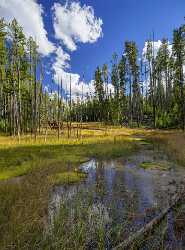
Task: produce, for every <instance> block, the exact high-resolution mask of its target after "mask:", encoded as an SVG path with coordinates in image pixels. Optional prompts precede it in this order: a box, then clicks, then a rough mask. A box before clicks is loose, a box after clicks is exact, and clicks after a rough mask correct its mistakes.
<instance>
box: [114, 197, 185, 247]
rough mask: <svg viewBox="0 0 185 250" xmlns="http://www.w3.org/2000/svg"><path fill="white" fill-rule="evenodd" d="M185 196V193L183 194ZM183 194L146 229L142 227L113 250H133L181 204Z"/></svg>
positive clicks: (174, 199)
mask: <svg viewBox="0 0 185 250" xmlns="http://www.w3.org/2000/svg"><path fill="white" fill-rule="evenodd" d="M182 194H184V193H182ZM182 194H181V195H179V194H178V195H175V196H174V198H172V201H171V204H170V205H169V206H168V207H167V208H165V209H164V210H162V212H161V213H160V214H159V215H158V216H157V217H155V218H154V219H153V220H151V221H150V222H149V223H148V224H146V225H145V226H144V227H142V228H141V229H140V230H138V231H137V232H136V233H134V234H132V235H131V236H129V238H128V239H127V240H125V241H124V242H122V243H120V244H119V245H118V246H116V247H114V248H113V250H119V249H121V250H124V249H125V250H128V249H132V248H131V247H132V246H133V245H134V243H137V241H138V240H139V239H140V238H143V237H146V236H147V234H148V233H149V232H150V231H152V230H153V229H154V227H155V226H156V225H157V224H159V223H160V222H161V221H162V220H163V218H164V217H165V216H166V215H167V214H168V213H169V212H170V211H171V210H172V209H173V208H174V207H175V206H176V205H177V204H178V203H179V202H180V200H181V199H182Z"/></svg>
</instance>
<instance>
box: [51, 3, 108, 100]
mask: <svg viewBox="0 0 185 250" xmlns="http://www.w3.org/2000/svg"><path fill="white" fill-rule="evenodd" d="M52 10H53V25H54V30H55V37H56V39H57V40H59V41H60V43H61V44H63V45H65V46H66V48H67V49H69V50H70V51H74V50H76V49H77V43H78V42H81V43H94V42H96V41H97V40H98V38H100V37H101V36H102V24H103V22H102V20H101V19H100V18H97V17H95V14H94V10H93V8H92V7H90V6H86V5H83V6H80V3H79V2H71V3H68V2H67V3H66V4H65V5H62V4H59V3H55V4H54V6H53V8H52ZM53 70H54V72H55V75H54V80H55V82H56V83H57V82H58V81H59V80H58V79H62V81H63V87H64V89H65V90H66V93H69V89H70V81H71V91H72V96H73V98H74V97H75V96H76V95H82V93H83V94H84V95H85V94H86V93H89V94H90V93H91V94H94V83H93V81H90V82H89V83H84V82H83V81H82V80H81V79H80V75H79V74H76V73H70V72H69V70H70V55H69V54H68V53H66V52H64V50H63V48H62V47H61V46H59V47H58V48H57V50H56V58H55V62H54V63H53Z"/></svg>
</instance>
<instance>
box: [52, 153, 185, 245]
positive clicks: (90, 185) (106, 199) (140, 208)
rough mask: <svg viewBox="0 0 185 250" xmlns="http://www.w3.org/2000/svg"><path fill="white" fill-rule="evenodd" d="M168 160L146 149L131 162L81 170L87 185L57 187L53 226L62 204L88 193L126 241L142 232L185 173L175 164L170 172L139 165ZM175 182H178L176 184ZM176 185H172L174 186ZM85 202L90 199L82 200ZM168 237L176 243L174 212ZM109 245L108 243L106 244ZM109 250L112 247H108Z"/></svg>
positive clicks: (93, 162)
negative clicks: (135, 232)
mask: <svg viewBox="0 0 185 250" xmlns="http://www.w3.org/2000/svg"><path fill="white" fill-rule="evenodd" d="M156 159H157V160H165V161H168V159H167V157H166V156H165V155H164V154H163V153H160V152H156V151H154V150H151V149H150V150H143V151H141V152H139V153H138V154H136V155H135V156H133V157H132V158H130V159H129V160H127V161H125V160H111V161H96V160H95V159H92V160H91V161H89V162H87V163H85V164H82V165H81V166H80V169H81V170H82V171H84V172H86V173H88V177H87V179H86V181H85V183H82V184H80V185H76V186H66V187H63V186H59V187H55V188H54V190H53V194H52V199H51V202H50V205H49V217H50V218H49V219H50V223H52V221H53V218H54V216H55V215H56V214H57V212H58V210H59V209H60V204H61V202H65V201H66V200H73V198H74V197H75V196H76V195H77V193H79V192H81V191H82V190H87V191H88V192H89V193H90V194H91V195H92V200H93V206H92V208H91V209H92V210H93V211H96V209H98V211H99V209H100V208H101V209H102V210H101V211H102V213H103V212H104V213H105V214H104V216H105V217H106V218H107V221H110V220H111V221H112V224H111V226H112V225H116V226H117V225H120V226H122V227H123V225H126V227H123V228H122V236H123V238H124V237H125V238H126V237H128V235H129V234H130V233H131V232H134V231H136V230H138V229H140V228H141V227H142V226H143V225H145V224H146V223H148V222H149V221H150V220H151V219H152V218H154V217H155V216H156V215H157V214H158V213H159V212H160V211H161V210H162V209H163V208H164V207H166V206H167V205H168V203H169V200H170V198H171V196H172V193H173V192H175V191H176V190H177V188H178V185H180V183H181V181H182V179H183V178H184V176H185V173H184V170H182V169H180V168H176V166H175V165H174V164H172V163H171V162H168V164H172V167H171V168H170V169H169V170H167V171H159V170H144V169H142V168H141V167H139V166H140V163H142V162H146V161H151V162H152V161H154V160H156ZM174 180H175V182H174ZM172 183H173V184H172ZM83 199H84V203H85V202H86V201H85V199H88V197H83ZM168 237H169V239H170V240H171V241H172V242H173V244H174V242H175V241H174V231H173V213H170V214H169V215H168ZM107 244H108V245H110V244H109V241H108V242H107ZM107 249H109V248H107Z"/></svg>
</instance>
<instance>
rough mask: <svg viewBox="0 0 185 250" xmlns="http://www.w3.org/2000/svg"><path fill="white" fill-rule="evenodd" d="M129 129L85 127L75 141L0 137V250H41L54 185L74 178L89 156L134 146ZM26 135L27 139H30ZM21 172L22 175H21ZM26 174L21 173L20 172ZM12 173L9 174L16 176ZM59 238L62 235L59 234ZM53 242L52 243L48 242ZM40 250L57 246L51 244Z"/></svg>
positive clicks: (109, 154) (124, 151) (131, 149)
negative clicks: (19, 140) (81, 164)
mask: <svg viewBox="0 0 185 250" xmlns="http://www.w3.org/2000/svg"><path fill="white" fill-rule="evenodd" d="M135 132H136V131H134V130H133V131H132V130H129V129H116V128H109V129H107V130H104V129H103V128H98V129H97V130H94V129H93V130H90V129H85V130H84V131H83V137H82V138H81V139H80V140H77V139H76V138H74V139H70V140H68V138H67V135H66V137H65V135H64V138H63V139H61V140H60V141H58V139H57V138H55V139H54V138H53V135H51V137H52V138H53V139H51V140H48V141H47V142H45V141H44V138H42V137H40V140H39V139H38V140H37V142H34V140H31V139H30V138H27V137H25V138H22V141H21V142H20V143H18V139H12V138H11V137H6V136H2V137H1V138H0V145H1V146H0V178H1V181H0V227H1V230H0V239H1V240H0V249H2V250H4V249H43V248H42V247H43V245H42V244H44V241H45V238H44V235H43V232H44V230H45V228H46V227H47V218H48V217H47V216H48V214H47V213H48V210H47V208H48V201H49V198H50V193H51V190H52V187H53V185H55V184H57V183H60V184H70V183H73V182H74V181H75V182H76V181H77V182H78V181H79V180H82V178H84V177H85V176H82V174H81V173H79V174H78V173H77V171H78V170H77V167H78V166H79V164H80V163H82V162H84V161H87V160H88V159H90V158H92V157H96V158H100V159H103V158H105V159H107V158H117V157H126V156H127V155H129V154H131V153H133V152H134V151H135V150H136V147H137V146H136V144H135V142H134V138H132V134H134V133H135ZM30 140H31V141H32V142H30ZM23 174H24V175H23ZM25 174H26V175H25ZM20 175H23V176H22V177H17V178H11V177H15V176H20ZM58 240H60V241H61V240H62V239H58ZM52 244H53V243H52ZM49 246H50V245H49V243H48V248H47V247H46V248H44V249H58V248H57V247H56V248H55V247H54V246H53V247H51V248H49Z"/></svg>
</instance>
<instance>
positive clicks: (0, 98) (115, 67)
mask: <svg viewBox="0 0 185 250" xmlns="http://www.w3.org/2000/svg"><path fill="white" fill-rule="evenodd" d="M172 37H173V39H172V41H170V40H168V38H163V39H162V42H161V45H160V47H159V48H158V49H156V47H155V34H154V33H153V34H152V35H151V37H150V38H149V39H147V38H146V42H145V50H143V51H140V49H139V47H138V46H137V44H136V42H135V41H125V42H123V46H122V47H123V49H122V53H121V55H119V54H117V53H116V52H115V53H113V55H112V57H111V56H110V58H111V59H110V63H109V64H103V65H99V66H97V68H96V69H94V74H93V76H92V79H93V84H94V90H95V91H94V92H93V93H91V92H89V93H86V92H85V91H83V86H82V93H76V95H75V96H74V94H73V93H72V83H71V77H70V78H69V83H68V89H67V87H66V85H65V84H64V83H63V79H62V78H61V79H60V78H59V80H58V83H57V84H56V86H57V87H56V88H57V91H54V90H52V89H49V88H48V86H47V84H46V82H45V74H46V72H45V70H44V62H43V56H42V55H41V54H40V53H39V51H38V47H39V46H38V44H37V42H36V39H35V38H34V37H29V38H28V37H27V36H26V35H25V34H24V30H23V28H22V27H21V26H20V24H19V23H18V22H17V20H16V19H13V20H12V21H11V22H10V23H7V22H6V21H5V20H4V19H3V18H2V19H0V249H1V250H22V249H26V250H29V249H30V250H37V249H38V250H59V249H62V250H63V249H64V250H70V249H71V250H74V249H75V250H78V249H82V250H83V249H100V250H101V249H102V250H103V249H108V250H111V249H115V250H117V249H126V250H127V249H128V250H129V249H141V250H142V249H143V250H144V249H161V250H163V249H184V248H183V247H184V245H185V226H184V225H185V206H184V204H185V203H184V202H185V197H184V190H185V168H184V167H185V146H184V145H185V133H184V130H185V24H183V25H181V26H180V27H177V28H176V29H175V30H173V31H172ZM115 51H116V48H115ZM52 73H53V72H52ZM53 77H54V76H53ZM83 82H84V84H85V79H84V81H83ZM110 85H111V86H112V88H110Z"/></svg>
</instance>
